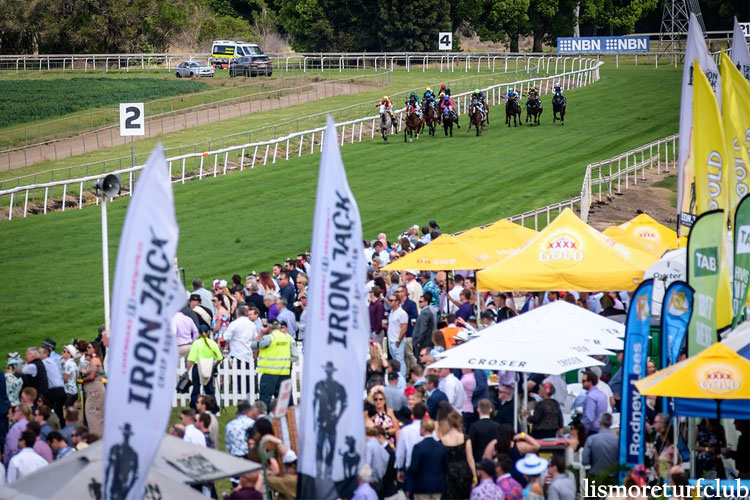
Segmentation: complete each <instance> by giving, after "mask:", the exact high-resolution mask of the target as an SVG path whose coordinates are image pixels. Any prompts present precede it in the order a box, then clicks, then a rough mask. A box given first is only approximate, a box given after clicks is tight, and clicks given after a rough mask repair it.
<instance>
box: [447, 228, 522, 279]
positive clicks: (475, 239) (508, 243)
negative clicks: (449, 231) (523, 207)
mask: <svg viewBox="0 0 750 500" xmlns="http://www.w3.org/2000/svg"><path fill="white" fill-rule="evenodd" d="M536 235H537V232H536V231H534V230H533V229H529V228H527V227H524V226H521V225H519V224H515V223H513V222H510V221H509V220H507V219H501V220H499V221H497V222H495V223H494V224H491V225H489V226H487V227H486V228H484V229H481V228H474V229H471V230H469V231H466V232H465V233H461V234H459V235H457V236H456V239H457V240H458V241H461V242H464V243H468V244H469V245H470V246H471V248H472V249H473V251H475V252H477V256H478V257H479V259H480V260H481V261H482V263H483V265H482V267H481V268H480V269H483V268H485V267H487V266H489V265H491V264H494V263H495V262H497V261H498V260H501V259H504V258H505V257H508V256H509V255H511V254H512V253H513V252H515V251H516V250H518V249H519V248H521V247H522V246H523V245H525V244H526V242H528V241H529V240H530V239H531V238H533V237H534V236H536Z"/></svg>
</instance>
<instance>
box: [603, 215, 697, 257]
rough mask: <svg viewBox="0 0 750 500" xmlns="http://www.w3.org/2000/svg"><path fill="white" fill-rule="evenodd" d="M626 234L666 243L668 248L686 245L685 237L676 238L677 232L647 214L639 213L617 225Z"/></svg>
mask: <svg viewBox="0 0 750 500" xmlns="http://www.w3.org/2000/svg"><path fill="white" fill-rule="evenodd" d="M617 227H618V228H620V229H622V230H623V231H625V232H626V233H628V234H632V235H633V236H636V237H638V238H642V239H645V240H649V241H655V242H657V243H661V244H663V245H666V246H667V247H668V248H669V249H670V250H672V249H675V248H678V247H684V246H685V245H687V238H685V237H682V238H677V232H676V231H675V230H673V229H670V228H668V227H667V226H665V225H664V224H661V223H660V222H658V221H656V220H655V219H653V218H652V217H651V216H649V215H648V214H640V215H638V216H637V217H634V218H632V219H630V220H629V221H628V222H625V223H624V224H620V225H619V226H617Z"/></svg>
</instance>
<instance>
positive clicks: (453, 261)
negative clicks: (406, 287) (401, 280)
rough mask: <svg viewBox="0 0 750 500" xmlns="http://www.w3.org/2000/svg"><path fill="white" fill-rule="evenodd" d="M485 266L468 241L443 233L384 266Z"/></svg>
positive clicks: (444, 268) (424, 268)
mask: <svg viewBox="0 0 750 500" xmlns="http://www.w3.org/2000/svg"><path fill="white" fill-rule="evenodd" d="M483 267H485V265H482V262H481V260H480V259H479V257H478V256H477V252H475V251H474V250H473V249H472V248H471V246H470V245H469V244H468V243H464V242H461V241H458V240H457V239H456V237H455V236H451V235H449V234H443V235H440V236H438V237H437V238H435V239H434V240H432V241H431V242H430V243H429V244H427V245H425V246H423V247H422V248H419V249H417V250H414V251H413V252H411V253H409V254H406V255H405V256H403V257H401V258H400V259H398V260H397V261H395V262H391V263H390V264H388V265H387V266H385V267H384V268H383V270H384V271H406V270H407V269H416V270H417V271H452V270H454V269H481V268H483Z"/></svg>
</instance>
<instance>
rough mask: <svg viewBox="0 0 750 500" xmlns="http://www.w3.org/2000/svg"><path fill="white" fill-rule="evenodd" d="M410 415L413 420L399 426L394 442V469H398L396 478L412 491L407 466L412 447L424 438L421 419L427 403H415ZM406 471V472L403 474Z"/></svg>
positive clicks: (425, 412)
mask: <svg viewBox="0 0 750 500" xmlns="http://www.w3.org/2000/svg"><path fill="white" fill-rule="evenodd" d="M412 415H413V416H414V420H412V421H411V423H410V424H409V425H405V426H404V427H402V428H401V434H400V435H399V439H398V442H397V443H396V469H397V470H398V479H399V481H401V482H402V483H406V489H407V490H409V493H412V488H411V485H412V480H413V479H412V477H411V474H408V470H409V466H410V465H411V453H412V451H414V447H415V446H416V445H417V443H419V442H420V441H422V440H423V439H424V436H422V434H421V432H420V428H421V425H422V419H423V418H425V415H427V405H425V404H424V403H417V404H415V405H414V408H413V409H412ZM405 472H406V474H405Z"/></svg>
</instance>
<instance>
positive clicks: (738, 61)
mask: <svg viewBox="0 0 750 500" xmlns="http://www.w3.org/2000/svg"><path fill="white" fill-rule="evenodd" d="M732 62H733V63H734V64H735V66H736V67H737V69H738V70H739V71H740V73H742V76H744V77H745V80H750V52H749V51H748V50H747V40H746V39H745V34H744V33H743V32H742V27H741V26H740V23H739V22H737V17H736V16H735V18H734V33H733V34H732ZM722 64H723V63H722Z"/></svg>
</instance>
